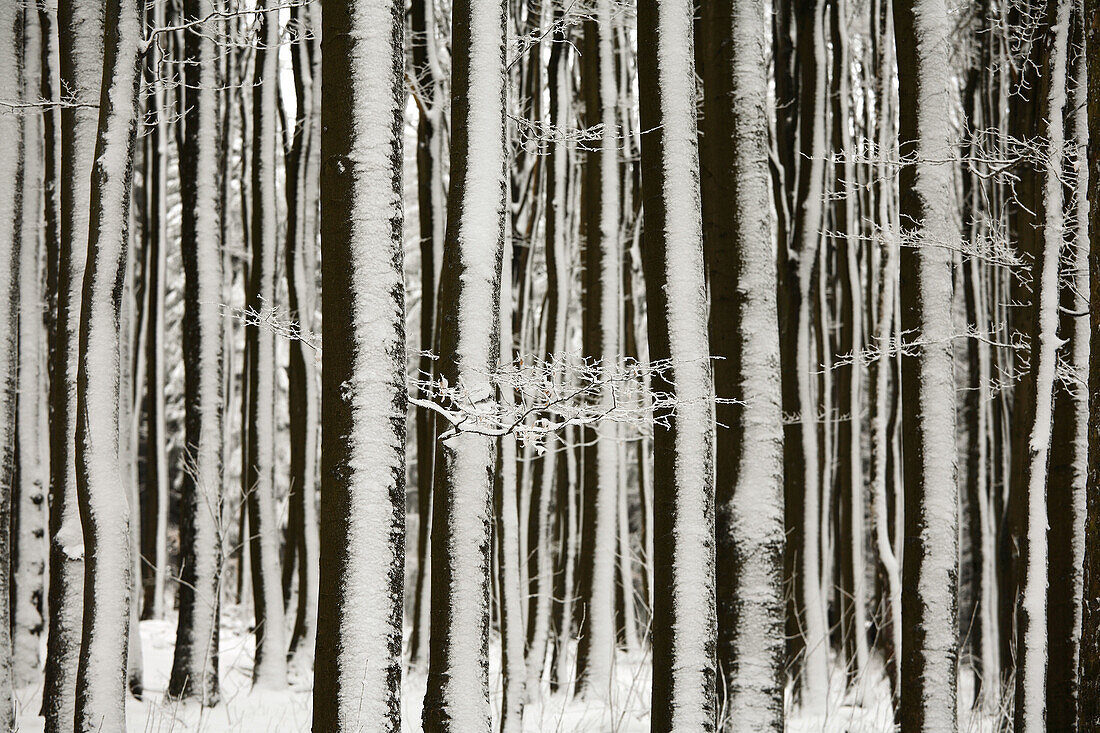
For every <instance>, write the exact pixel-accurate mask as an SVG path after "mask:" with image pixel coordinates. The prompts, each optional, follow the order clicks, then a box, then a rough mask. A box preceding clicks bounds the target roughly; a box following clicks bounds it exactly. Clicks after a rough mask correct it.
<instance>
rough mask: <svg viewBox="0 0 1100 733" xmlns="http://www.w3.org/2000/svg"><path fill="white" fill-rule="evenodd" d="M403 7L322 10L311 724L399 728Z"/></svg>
mask: <svg viewBox="0 0 1100 733" xmlns="http://www.w3.org/2000/svg"><path fill="white" fill-rule="evenodd" d="M402 10H403V5H402V4H401V3H399V2H394V1H393V0H354V1H352V2H348V3H331V4H328V5H326V6H325V8H324V14H323V18H322V23H323V25H322V32H323V35H324V38H325V45H324V49H323V52H322V61H321V79H320V80H319V81H320V83H321V85H322V89H321V130H322V132H321V159H322V161H323V163H322V167H321V176H322V178H321V246H322V258H321V274H322V307H323V314H322V319H321V320H322V328H323V329H324V332H323V342H324V345H325V346H324V352H323V363H322V394H321V400H322V413H323V414H324V416H325V419H324V421H323V422H322V436H321V521H322V525H323V526H322V532H321V534H322V536H323V537H324V538H325V541H324V542H323V543H322V545H321V589H320V603H319V613H320V616H319V618H318V624H317V653H316V661H315V670H316V677H315V682H314V706H313V727H314V730H332V731H345V730H346V731H361V730H362V731H399V730H401V699H400V685H401V622H402V606H403V599H404V594H403V586H402V584H403V581H404V547H405V517H404V511H405V409H406V394H407V393H406V386H405V300H404V285H403V280H402V225H403V221H402V198H401V197H402V190H403V189H402V183H401V149H402V114H401V112H402V107H403V102H404V90H403V88H402V74H403V71H404V63H403V58H402V54H401V48H402V38H403V23H402Z"/></svg>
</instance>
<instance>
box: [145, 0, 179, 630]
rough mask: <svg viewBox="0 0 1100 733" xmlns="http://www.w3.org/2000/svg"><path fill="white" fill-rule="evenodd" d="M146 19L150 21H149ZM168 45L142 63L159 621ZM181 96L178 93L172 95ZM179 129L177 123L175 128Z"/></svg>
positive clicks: (154, 584)
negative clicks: (144, 87) (146, 129)
mask: <svg viewBox="0 0 1100 733" xmlns="http://www.w3.org/2000/svg"><path fill="white" fill-rule="evenodd" d="M168 8H169V5H168V4H167V3H154V5H153V7H152V8H151V10H152V13H151V14H150V13H147V17H148V19H149V20H151V23H150V28H149V31H150V32H152V31H153V30H154V29H156V28H161V27H164V26H165V25H166V24H167V23H168V17H167V16H168ZM149 16H151V17H149ZM166 47H167V39H166V38H165V39H159V41H158V43H157V44H156V45H155V46H154V47H153V48H152V49H150V51H151V53H150V54H149V55H148V57H147V62H146V69H145V72H146V87H147V88H148V87H152V89H151V93H149V94H148V95H147V103H146V104H147V108H146V118H147V120H146V124H147V125H148V126H149V129H148V135H147V136H146V139H147V142H146V148H145V152H146V162H147V166H146V176H145V180H144V184H145V189H146V192H147V198H146V202H145V204H146V217H147V219H146V222H145V224H146V226H145V231H144V235H145V246H146V263H145V266H146V287H145V293H146V316H145V324H146V335H145V355H144V358H145V361H146V372H145V373H146V380H147V383H146V391H145V395H146V400H147V402H146V412H147V422H146V438H145V460H146V466H147V468H146V471H145V476H146V480H145V485H144V488H145V502H144V508H143V509H144V511H143V512H142V517H141V534H142V554H143V555H144V556H145V559H146V563H144V567H143V571H144V572H143V575H144V576H145V586H144V594H143V595H144V596H145V598H144V608H143V610H142V613H143V615H144V616H145V617H146V618H154V619H162V618H164V603H165V598H164V594H165V589H166V585H167V571H168V502H169V496H170V488H171V486H170V479H169V473H168V422H167V419H168V418H167V403H166V396H165V388H166V387H167V383H166V379H167V376H166V373H165V350H166V349H167V342H166V333H165V322H166V313H165V307H166V304H165V300H166V297H167V289H168V283H167V276H168V247H169V241H168V157H169V135H170V134H171V132H172V129H173V126H174V125H173V123H172V120H173V114H172V111H171V110H170V109H169V92H168V88H167V81H166V79H167V77H168V75H169V74H170V73H172V72H171V71H170V65H169V62H168V61H167V59H166V56H167V51H166ZM176 91H177V92H182V89H177V90H176ZM176 124H178V123H176Z"/></svg>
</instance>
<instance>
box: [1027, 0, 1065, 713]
mask: <svg viewBox="0 0 1100 733" xmlns="http://www.w3.org/2000/svg"><path fill="white" fill-rule="evenodd" d="M1070 8H1071V3H1070V0H1054V1H1053V2H1051V3H1050V5H1049V13H1050V15H1049V18H1048V23H1049V25H1048V27H1047V29H1046V33H1047V43H1049V47H1048V49H1047V52H1046V53H1045V54H1044V56H1045V60H1046V65H1045V66H1046V68H1044V69H1043V71H1042V73H1043V93H1044V95H1045V96H1044V98H1043V100H1042V106H1043V111H1042V113H1040V114H1041V117H1042V118H1043V124H1044V126H1045V128H1046V129H1045V131H1044V132H1045V138H1046V143H1047V150H1046V155H1045V163H1046V165H1045V170H1043V172H1042V174H1041V175H1042V176H1043V183H1042V188H1043V199H1042V204H1043V217H1044V218H1043V232H1042V245H1041V249H1040V250H1039V251H1037V252H1036V258H1035V264H1034V270H1033V273H1034V274H1033V281H1034V285H1033V291H1034V297H1033V301H1034V308H1035V317H1034V321H1033V323H1034V327H1035V330H1034V331H1033V332H1032V333H1031V375H1030V378H1031V379H1032V380H1033V384H1034V388H1033V394H1034V396H1035V407H1034V410H1032V411H1031V416H1032V418H1033V423H1032V427H1031V431H1030V436H1031V437H1030V440H1029V442H1028V448H1027V450H1028V456H1027V496H1026V501H1027V511H1026V512H1024V515H1023V516H1024V522H1023V530H1024V534H1023V537H1022V541H1023V547H1022V549H1021V555H1022V557H1023V558H1024V562H1023V563H1022V567H1021V578H1020V598H1019V607H1018V609H1017V613H1016V633H1017V641H1016V705H1015V711H1014V716H1013V727H1014V729H1015V730H1016V731H1017V733H1025V732H1030V733H1038V732H1039V731H1043V730H1045V729H1046V681H1047V680H1046V677H1047V642H1048V638H1047V584H1048V566H1047V563H1048V556H1049V552H1048V547H1049V543H1048V538H1047V524H1048V513H1047V471H1048V465H1049V459H1050V438H1051V427H1052V423H1053V419H1054V387H1055V381H1056V379H1057V375H1056V370H1057V367H1058V350H1059V347H1060V346H1061V339H1060V338H1059V335H1058V320H1059V319H1058V302H1059V297H1058V273H1059V269H1060V268H1059V266H1058V265H1059V260H1060V258H1061V251H1062V243H1063V242H1062V240H1063V238H1064V236H1065V233H1064V229H1065V212H1064V208H1063V207H1064V202H1063V194H1062V173H1063V171H1062V161H1063V159H1064V154H1065V127H1064V121H1063V119H1062V115H1063V111H1064V109H1065V106H1066V65H1067V58H1068V50H1069V49H1068V46H1069V20H1070Z"/></svg>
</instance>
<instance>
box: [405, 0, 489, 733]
mask: <svg viewBox="0 0 1100 733" xmlns="http://www.w3.org/2000/svg"><path fill="white" fill-rule="evenodd" d="M504 27H505V12H504V6H503V4H502V3H499V2H496V0H462V1H461V2H456V3H454V6H453V15H452V33H453V35H452V40H451V44H452V46H451V47H452V49H453V54H454V56H453V59H452V80H451V94H452V98H451V184H450V192H449V196H448V200H447V210H448V211H452V212H456V214H455V215H454V216H452V217H450V218H449V220H448V222H447V236H446V243H445V245H444V253H443V266H442V273H443V274H442V276H441V280H440V292H439V302H440V309H439V313H440V315H441V319H440V322H439V361H438V362H437V363H436V366H437V369H438V373H439V374H440V375H441V377H445V378H446V379H447V381H448V382H449V383H450V384H454V385H458V384H461V385H462V386H463V387H464V389H465V391H466V392H467V394H468V395H469V399H470V401H471V402H472V403H473V404H474V405H477V406H479V407H488V406H490V405H491V403H492V401H493V399H494V394H493V386H492V383H491V381H490V379H489V375H490V373H491V372H492V370H493V368H494V366H495V364H496V361H497V357H498V355H499V348H498V346H497V339H498V338H499V332H498V331H499V325H498V323H499V316H498V314H499V308H500V287H499V286H500V259H501V257H502V255H503V246H504V214H505V199H504V195H505V182H506V178H505V165H506V154H505V124H504V102H505V87H504V79H505V76H504V71H505V69H504V58H505V57H504V39H505V28H504ZM494 442H495V441H494V440H493V439H492V438H490V437H486V436H482V435H478V434H475V433H459V434H457V435H453V436H451V437H449V438H446V439H442V440H440V442H439V443H438V448H437V452H436V457H435V466H436V470H435V483H434V498H433V501H432V515H433V516H432V538H431V551H432V577H431V593H432V596H431V602H432V605H431V607H432V609H433V613H432V628H431V644H430V659H429V665H428V683H427V693H426V695H425V697H424V713H423V722H424V727H425V728H426V729H429V730H433V731H440V732H442V733H446V732H448V731H460V732H461V733H474V732H475V731H488V730H489V728H490V717H489V669H488V645H489V555H490V547H491V532H490V526H491V525H490V521H491V518H492V469H493V465H494V460H493V443H494Z"/></svg>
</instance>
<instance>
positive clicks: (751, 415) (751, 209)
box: [701, 0, 786, 731]
mask: <svg viewBox="0 0 1100 733" xmlns="http://www.w3.org/2000/svg"><path fill="white" fill-rule="evenodd" d="M703 10H704V16H703V29H704V33H703V38H702V39H701V43H702V44H703V58H704V64H703V72H704V77H703V82H704V89H705V97H704V122H703V136H702V137H703V163H702V168H701V171H702V201H703V227H704V228H703V233H704V236H705V238H706V243H707V244H706V250H707V253H708V256H709V261H708V265H709V274H710V288H711V323H710V344H711V353H712V354H713V355H714V356H715V357H717V359H716V361H715V363H714V386H715V393H716V395H717V397H718V398H719V399H720V400H736V401H737V403H736V404H734V403H732V402H719V403H718V405H717V407H716V413H717V414H716V419H717V422H718V424H719V425H722V426H728V427H720V428H719V429H718V436H717V443H716V448H717V465H716V473H717V476H716V481H715V494H716V496H715V509H716V511H715V522H716V525H717V526H716V535H715V537H716V542H717V548H716V556H717V557H716V561H717V564H716V569H717V573H716V579H717V598H718V647H717V652H718V667H719V674H720V680H719V702H720V703H721V704H722V705H723V707H722V712H723V717H722V720H721V721H720V722H721V724H722V726H723V730H736V729H738V728H741V727H745V728H749V729H752V730H758V731H765V730H773V731H782V730H783V688H784V685H785V682H786V681H785V674H786V665H785V660H784V644H783V623H784V619H783V611H784V597H783V548H784V544H785V536H784V531H783V420H782V417H783V416H782V409H781V406H780V402H781V394H780V392H781V390H780V383H779V375H780V373H781V372H780V368H779V320H778V313H777V310H776V308H777V306H776V268H775V259H774V257H773V255H772V244H771V243H772V241H773V237H774V233H773V230H772V224H771V216H770V213H769V207H770V204H771V188H770V186H771V181H770V180H769V173H768V117H767V99H766V97H767V62H766V58H765V48H764V42H765V39H766V37H767V29H766V27H765V25H764V24H765V22H766V15H765V12H764V3H763V2H762V1H761V0H723V1H720V2H709V3H707V4H705V5H704V8H703Z"/></svg>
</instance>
